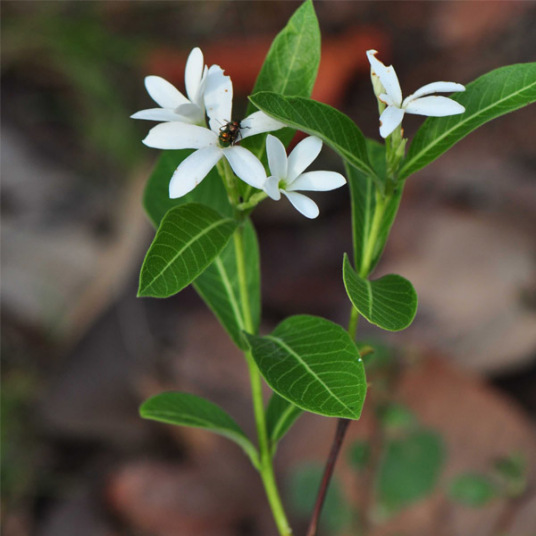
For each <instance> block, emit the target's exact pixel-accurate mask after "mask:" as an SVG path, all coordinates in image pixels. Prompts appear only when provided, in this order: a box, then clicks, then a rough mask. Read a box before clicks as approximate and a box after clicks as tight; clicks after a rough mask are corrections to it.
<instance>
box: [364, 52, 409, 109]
mask: <svg viewBox="0 0 536 536" xmlns="http://www.w3.org/2000/svg"><path fill="white" fill-rule="evenodd" d="M376 54H377V51H376V50H367V58H368V60H369V62H370V68H371V70H372V72H373V73H375V74H376V76H378V78H379V79H380V82H381V83H382V86H383V87H384V88H385V91H386V93H387V94H388V95H389V96H390V97H391V98H392V99H393V103H394V104H397V105H398V106H400V105H401V104H402V90H401V89H400V83H399V82H398V77H397V76H396V72H395V70H394V68H393V66H392V65H389V67H386V66H385V65H384V64H383V63H382V62H381V61H380V60H378V59H376Z"/></svg>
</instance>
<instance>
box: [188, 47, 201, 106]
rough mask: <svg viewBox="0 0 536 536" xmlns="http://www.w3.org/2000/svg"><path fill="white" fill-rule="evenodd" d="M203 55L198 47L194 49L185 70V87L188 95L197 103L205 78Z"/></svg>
mask: <svg viewBox="0 0 536 536" xmlns="http://www.w3.org/2000/svg"><path fill="white" fill-rule="evenodd" d="M203 67H204V66H203V53H202V52H201V49H200V48H198V47H196V48H194V49H192V51H191V52H190V55H189V56H188V61H187V62H186V69H185V70H184V85H185V86H186V94H187V95H188V97H189V98H190V100H191V101H192V102H196V101H197V96H198V92H199V85H200V83H201V77H202V76H203Z"/></svg>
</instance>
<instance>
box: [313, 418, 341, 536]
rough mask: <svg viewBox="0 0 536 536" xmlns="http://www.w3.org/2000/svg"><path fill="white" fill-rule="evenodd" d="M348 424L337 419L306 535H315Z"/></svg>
mask: <svg viewBox="0 0 536 536" xmlns="http://www.w3.org/2000/svg"><path fill="white" fill-rule="evenodd" d="M349 424H350V420H349V419H339V420H338V421H337V430H336V431H335V437H334V438H333V444H332V445H331V450H330V453H329V456H328V459H327V461H326V467H325V469H324V476H323V477H322V482H321V483H320V488H319V490H318V495H317V497H316V503H315V507H314V509H313V515H312V517H311V522H310V523H309V529H308V530H307V536H315V535H316V530H317V527H318V521H319V519H320V513H321V512H322V506H323V505H324V500H325V498H326V493H327V491H328V487H329V482H330V480H331V477H332V475H333V470H334V469H335V463H336V462H337V458H338V456H339V451H340V450H341V446H342V442H343V440H344V436H345V434H346V430H347V429H348V425H349Z"/></svg>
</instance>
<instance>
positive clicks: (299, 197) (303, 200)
mask: <svg viewBox="0 0 536 536" xmlns="http://www.w3.org/2000/svg"><path fill="white" fill-rule="evenodd" d="M283 194H285V195H286V196H287V198H288V200H289V201H290V202H291V203H292V206H293V207H294V208H295V209H296V210H297V211H298V212H301V213H302V214H303V215H304V216H305V217H306V218H316V217H317V216H318V214H319V213H320V211H319V210H318V205H317V204H316V203H315V202H314V201H313V200H312V199H309V198H308V197H307V196H306V195H303V194H299V193H297V192H285V191H283Z"/></svg>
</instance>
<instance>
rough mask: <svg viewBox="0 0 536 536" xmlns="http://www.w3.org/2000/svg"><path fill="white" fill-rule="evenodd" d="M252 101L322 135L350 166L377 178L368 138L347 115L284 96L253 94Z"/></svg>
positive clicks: (286, 121)
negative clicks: (369, 154)
mask: <svg viewBox="0 0 536 536" xmlns="http://www.w3.org/2000/svg"><path fill="white" fill-rule="evenodd" d="M250 100H251V102H253V104H254V105H255V106H257V107H258V108H259V109H261V110H262V111H263V112H265V113H266V114H268V115H270V116H271V117H274V118H275V119H277V120H279V121H282V122H283V123H285V124H287V125H289V126H291V127H293V128H297V129H298V130H302V131H303V132H307V134H312V135H314V136H318V137H319V138H321V139H322V140H323V141H324V142H325V143H326V145H329V146H330V147H331V148H332V149H333V150H334V151H335V152H337V153H338V154H339V155H340V156H341V157H342V158H343V159H345V160H346V161H347V162H348V163H349V164H351V165H352V166H355V167H356V168H357V169H359V170H361V171H363V172H364V173H366V174H367V175H369V176H371V177H376V172H375V171H374V169H373V168H372V167H371V165H370V162H369V158H368V154H367V147H366V143H365V136H363V133H362V132H361V130H359V127H358V126H357V125H356V124H355V123H354V122H353V121H352V120H351V119H350V118H349V117H348V116H347V115H344V114H343V113H342V112H339V111H338V110H336V109H335V108H332V107H331V106H329V105H327V104H323V103H321V102H318V101H315V100H312V99H307V98H304V97H284V96H282V95H278V94H277V93H271V92H266V91H264V92H260V93H256V94H255V95H252V96H251V97H250Z"/></svg>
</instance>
